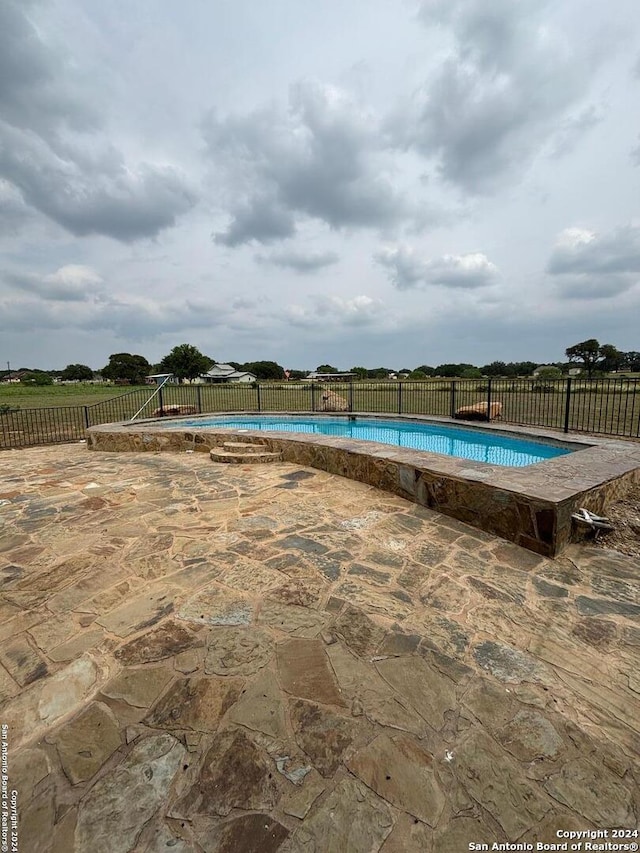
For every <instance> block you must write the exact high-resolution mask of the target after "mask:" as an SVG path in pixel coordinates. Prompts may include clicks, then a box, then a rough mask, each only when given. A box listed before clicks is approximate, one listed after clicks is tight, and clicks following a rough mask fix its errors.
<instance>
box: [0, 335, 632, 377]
mask: <svg viewBox="0 0 640 853" xmlns="http://www.w3.org/2000/svg"><path fill="white" fill-rule="evenodd" d="M565 356H566V358H567V361H564V362H556V363H553V364H549V365H546V366H545V367H544V368H543V370H544V378H547V379H554V378H560V377H562V376H563V375H565V374H567V372H568V370H569V369H570V368H571V367H575V366H579V367H580V368H581V369H582V370H584V372H585V373H586V375H587V376H588V377H589V379H591V378H593V377H594V376H596V375H604V374H607V373H612V372H615V371H619V370H625V371H630V372H632V373H637V372H640V352H637V351H630V352H623V351H621V350H618V349H617V348H616V347H615V346H613V345H612V344H600V343H599V341H598V340H597V339H596V338H589V339H588V340H586V341H580V342H579V343H577V344H573V345H572V346H570V347H567V349H566V350H565ZM227 363H228V364H230V365H231V366H232V367H233V368H235V369H236V370H239V371H246V372H248V373H253V374H254V376H255V377H256V378H257V379H259V380H262V381H264V380H276V381H278V380H281V381H283V380H285V379H291V380H301V379H305V378H306V377H307V375H308V371H306V370H286V371H285V368H284V367H282V366H281V365H280V364H278V363H277V362H275V361H249V362H244V363H241V362H237V361H229V362H227ZM214 364H216V361H215V360H214V359H212V358H210V357H209V356H206V355H204V354H203V353H201V352H200V350H199V349H198V348H197V347H194V346H192V345H191V344H179V345H178V346H176V347H174V348H173V349H172V350H171V352H169V353H168V354H167V355H166V356H164V358H163V359H162V360H161V361H160V362H158V363H157V364H151V363H150V362H148V361H147V359H146V358H145V357H144V356H142V355H137V354H133V353H128V352H120V353H113V354H112V355H110V356H109V362H108V364H106V365H105V367H103V368H102V370H100V371H98V374H99V375H100V376H102V378H103V379H107V380H110V381H113V382H127V383H130V384H131V385H142V384H144V382H145V380H146V377H147V376H149V375H151V374H153V373H172V374H173V375H174V376H175V377H176V378H177V379H178V380H179V381H183V380H192V379H196V378H197V377H198V376H200V375H201V374H203V373H206V372H207V371H208V370H210V369H211V367H212V366H213V365H214ZM537 368H538V363H537V362H535V361H510V362H504V361H492V362H491V363H490V364H484V365H482V366H476V365H474V364H469V363H468V362H457V363H446V364H438V365H436V366H435V367H431V366H430V365H428V364H421V365H419V366H418V367H415V368H403V369H401V370H396V369H394V368H389V367H375V368H367V367H352V368H351V369H350V370H349V371H340V370H338V368H337V367H334V366H333V365H331V364H320V365H318V367H317V368H316V372H317V373H341V372H348V373H353V374H354V375H355V377H356V378H357V379H373V380H375V379H378V380H380V379H387V378H388V377H389V375H390V374H395V375H396V376H402V377H404V378H407V379H414V380H420V379H429V378H431V377H436V376H438V377H443V378H455V377H459V378H461V379H479V378H481V377H485V376H490V377H505V378H515V377H518V376H523V377H526V376H531V375H532V374H533V372H534V370H536V369H537ZM16 372H19V373H25V368H20V369H19V370H18V371H11V373H16ZM7 374H8V371H0V377H6V375H7ZM95 376H96V373H95V372H94V371H93V370H92V369H91V368H90V367H88V366H87V365H86V364H68V365H67V366H66V367H65V368H64V370H59V371H56V370H27V371H26V373H25V375H24V376H23V377H22V379H21V381H22V382H24V383H25V384H32V385H50V384H52V383H53V381H54V378H58V379H60V380H62V381H63V382H90V381H91V380H92V379H94V378H95Z"/></svg>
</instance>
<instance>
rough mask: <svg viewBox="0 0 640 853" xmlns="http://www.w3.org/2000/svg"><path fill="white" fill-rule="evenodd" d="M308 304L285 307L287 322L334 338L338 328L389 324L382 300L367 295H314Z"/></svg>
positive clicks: (387, 312)
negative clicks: (350, 296) (344, 296)
mask: <svg viewBox="0 0 640 853" xmlns="http://www.w3.org/2000/svg"><path fill="white" fill-rule="evenodd" d="M310 302H311V305H310V306H304V305H298V304H289V305H285V307H284V316H285V318H286V320H287V323H288V324H289V325H291V326H298V327H300V328H303V329H318V330H323V331H324V332H326V333H327V334H328V335H329V336H334V335H335V334H336V333H337V332H338V330H339V329H341V328H345V327H347V328H348V327H354V326H356V327H371V326H381V325H384V324H385V323H387V322H388V321H389V311H388V309H387V308H385V305H384V303H383V302H382V300H380V299H376V298H374V297H371V296H367V295H366V294H361V295H360V296H354V297H352V298H351V299H348V298H347V299H345V298H343V297H341V296H336V295H328V294H314V295H312V296H311V298H310Z"/></svg>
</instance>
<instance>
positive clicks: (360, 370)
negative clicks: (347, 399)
mask: <svg viewBox="0 0 640 853" xmlns="http://www.w3.org/2000/svg"><path fill="white" fill-rule="evenodd" d="M349 373H355V375H356V378H357V379H366V378H367V375H368V373H369V371H368V370H367V368H366V367H352V368H351V370H350V371H349Z"/></svg>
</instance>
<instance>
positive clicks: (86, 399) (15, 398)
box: [0, 382, 153, 409]
mask: <svg viewBox="0 0 640 853" xmlns="http://www.w3.org/2000/svg"><path fill="white" fill-rule="evenodd" d="M136 388H139V389H140V390H144V391H148V390H149V386H148V385H141V386H136V387H133V386H119V385H118V386H116V385H89V384H87V383H84V382H80V383H78V384H77V385H44V386H42V387H38V386H35V385H5V384H2V385H0V406H2V405H3V404H5V405H10V406H18V407H20V408H21V409H42V408H44V407H46V406H91V405H93V404H94V403H99V402H101V401H102V400H109V399H111V398H112V397H116V396H118V395H120V394H126V393H127V391H134V390H136ZM151 390H152V391H153V389H151Z"/></svg>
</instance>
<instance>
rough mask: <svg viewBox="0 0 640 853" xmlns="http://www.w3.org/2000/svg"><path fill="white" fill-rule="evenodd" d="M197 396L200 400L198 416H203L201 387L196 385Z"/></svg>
mask: <svg viewBox="0 0 640 853" xmlns="http://www.w3.org/2000/svg"><path fill="white" fill-rule="evenodd" d="M196 396H197V398H198V414H199V415H201V414H202V393H201V388H200V385H196Z"/></svg>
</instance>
